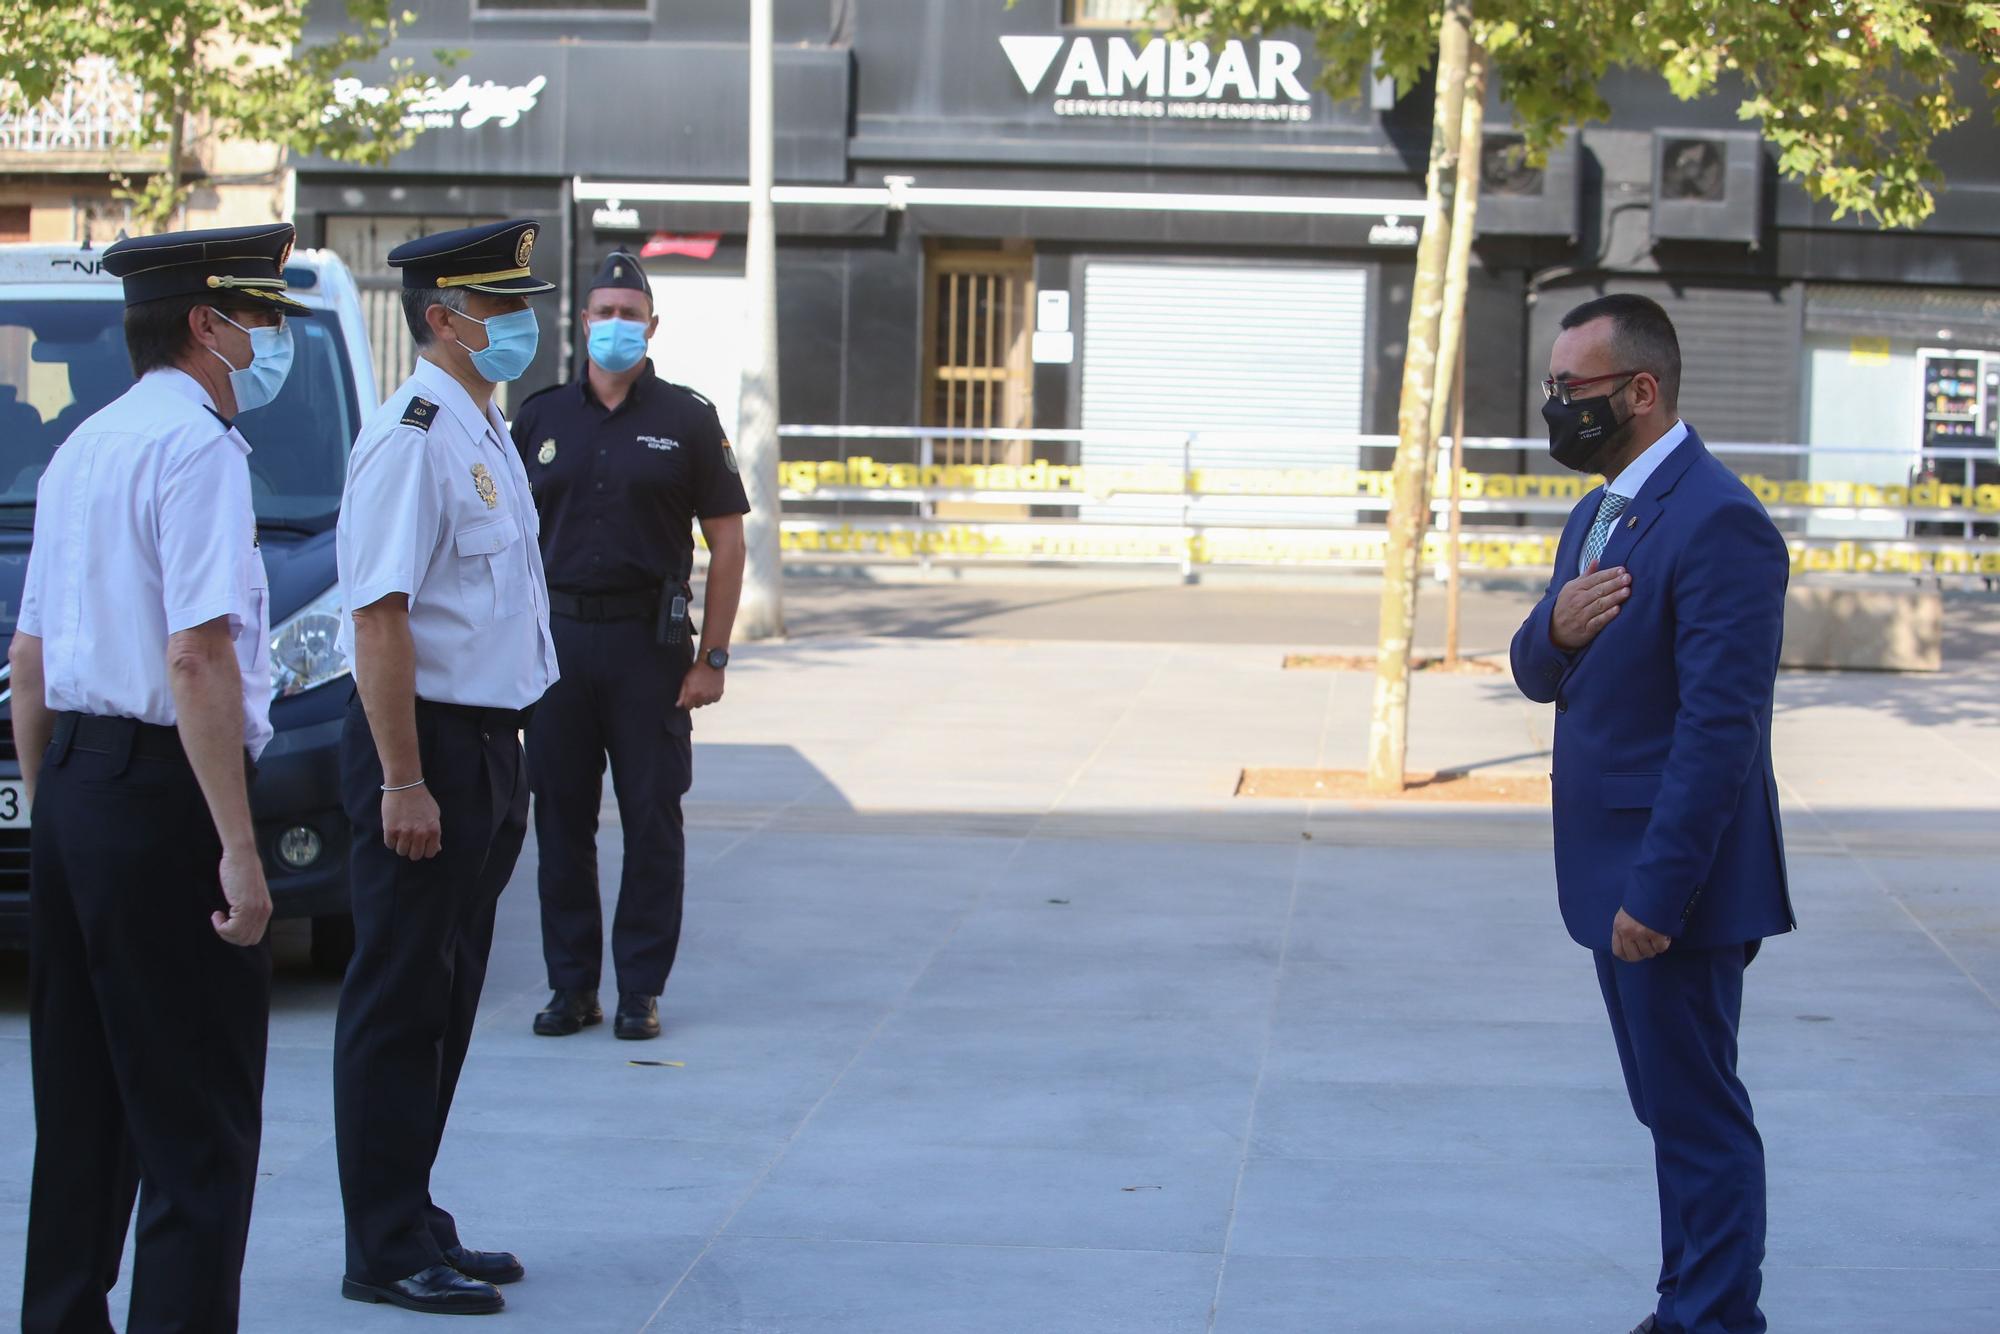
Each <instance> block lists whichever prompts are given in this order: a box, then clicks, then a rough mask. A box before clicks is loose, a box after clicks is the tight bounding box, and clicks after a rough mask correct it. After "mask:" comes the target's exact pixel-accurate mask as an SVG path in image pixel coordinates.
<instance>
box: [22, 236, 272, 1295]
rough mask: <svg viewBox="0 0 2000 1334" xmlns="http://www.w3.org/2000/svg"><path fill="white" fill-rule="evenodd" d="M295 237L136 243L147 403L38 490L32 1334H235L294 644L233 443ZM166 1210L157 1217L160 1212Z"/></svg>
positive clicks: (260, 373)
mask: <svg viewBox="0 0 2000 1334" xmlns="http://www.w3.org/2000/svg"><path fill="white" fill-rule="evenodd" d="M291 248H292V228H291V226H290V224H288V223H285V224H272V225H267V226H262V227H242V228H227V229H221V230H215V231H200V232H180V233H174V234H170V235H162V236H149V237H142V238H138V239H134V240H127V241H120V242H118V243H117V244H116V245H113V246H111V247H110V248H108V249H107V250H106V251H105V252H104V258H103V263H104V268H105V270H106V271H107V272H109V273H111V274H113V275H116V276H118V277H120V278H122V279H123V280H124V286H125V304H126V310H125V344H126V348H127V350H128V351H129V352H130V354H131V358H132V369H133V370H134V371H136V372H137V373H138V375H139V381H138V383H136V384H134V385H133V386H132V387H131V388H130V389H128V390H127V391H126V392H125V393H124V395H123V396H122V397H120V398H118V399H117V400H115V401H114V402H112V403H111V404H109V405H108V406H106V407H104V408H103V409H101V410H100V411H98V412H97V413H95V414H94V415H93V416H91V417H90V418H89V419H88V420H86V421H85V422H83V424H82V425H81V426H79V427H78V428H77V430H76V432H75V433H74V434H73V435H71V436H70V437H69V439H68V441H67V442H65V443H64V444H63V445H62V447H61V448H59V449H58V450H57V451H56V454H55V457H54V459H53V460H52V461H51V462H50V464H49V467H48V471H47V472H46V473H45V474H44V475H43V477H42V480H41V486H40V491H39V493H38V496H37V504H36V508H35V541H34V550H33V553H32V554H31V555H30V557H29V561H28V576H27V585H26V589H25V591H24V593H23V596H22V601H21V616H20V622H19V627H18V633H17V634H16V635H15V636H14V643H13V647H12V649H11V651H10V652H9V655H8V656H9V659H10V661H11V662H12V664H13V688H14V697H13V706H12V707H13V726H14V740H15V744H16V746H17V747H18V749H19V752H20V757H21V775H22V777H23V778H24V779H25V780H26V782H27V785H28V789H29V792H30V793H31V794H32V799H33V814H32V818H33V828H34V835H33V840H32V848H31V853H30V874H31V885H32V892H31V899H30V908H29V949H30V951H31V960H30V981H29V1001H28V1023H29V1046H30V1050H31V1059H32V1063H33V1068H34V1081H35V1134H36V1140H35V1174H34V1187H33V1193H32V1197H31V1200H30V1203H29V1207H28V1255H27V1266H26V1271H25V1273H24V1275H23V1279H22V1302H21V1328H22V1329H23V1330H24V1331H27V1332H28V1334H54V1332H56V1331H69V1330H86V1329H89V1330H108V1329H110V1328H111V1317H110V1310H109V1302H108V1300H107V1294H108V1293H109V1291H110V1289H111V1286H112V1285H113V1283H115V1282H116V1281H117V1278H118V1266H119V1261H120V1258H121V1256H122V1254H123V1252H124V1247H125V1233H126V1226H127V1223H128V1221H129V1219H130V1216H131V1213H132V1205H133V1200H134V1196H135V1194H136V1195H138V1197H139V1236H138V1248H137V1259H136V1263H135V1265H134V1272H133V1280H132V1299H131V1308H130V1315H129V1317H128V1324H127V1328H129V1329H133V1330H163V1329H187V1330H195V1329H199V1330H214V1331H221V1332H222V1334H228V1331H233V1330H235V1329H236V1327H237V1305H238V1289H239V1280H240V1278H241V1274H242V1269H243V1246H244V1241H245V1238H246V1237H247V1235H248V1233H249V1227H250V1200H251V1194H252V1192H253V1190H254V1189H255V1187H256V1182H257V1148H258V1139H259V1135H260V1132H261V1127H262V1106H263V1090H264V1047H265V1035H266V1030H267V1027H268V1024H269V1019H270V1001H271V958H270V952H269V948H268V946H266V945H265V943H264V926H265V923H266V922H267V921H268V920H269V918H270V915H271V899H270V895H269V894H268V892H267V891H266V889H265V885H264V872H263V868H262V863H261V862H260V860H259V858H258V854H257V847H256V842H255V835H254V833H253V831H252V826H251V822H250V807H249V801H248V795H247V794H248V778H249V769H250V766H251V764H252V763H253V762H254V761H255V759H256V757H257V756H258V755H259V754H260V753H262V751H263V749H264V745H265V743H266V742H267V741H269V740H270V739H271V725H270V721H269V710H270V702H271V672H270V660H269V653H270V623H269V618H268V616H267V614H266V610H265V582H264V561H263V557H262V555H261V554H260V553H259V552H258V550H257V520H256V516H255V514H254V512H253V511H252V510H251V507H250V465H249V458H248V456H249V453H250V446H249V444H248V442H246V441H245V440H244V438H243V436H242V435H241V433H239V432H238V431H237V430H236V429H235V427H234V425H233V424H232V419H233V418H234V417H235V416H236V414H237V413H239V412H247V411H249V410H250V409H252V408H256V407H260V406H262V405H263V404H265V403H268V402H269V401H270V400H271V399H272V398H273V397H275V396H276V394H277V392H278V388H279V386H281V385H282V384H283V383H284V381H285V375H286V373H287V371H288V370H289V369H290V366H291V352H292V346H291V334H290V331H289V330H288V329H287V328H286V327H285V319H286V317H287V316H288V315H306V314H310V313H311V312H310V311H309V310H308V309H307V308H306V307H305V306H302V305H300V304H299V303H298V302H296V301H294V300H292V298H290V297H288V296H286V295H285V283H284V279H283V276H282V275H283V272H284V264H285V257H286V256H287V255H288V254H289V253H290V252H291ZM142 1185H143V1187H144V1189H143V1192H141V1191H140V1188H141V1186H142Z"/></svg>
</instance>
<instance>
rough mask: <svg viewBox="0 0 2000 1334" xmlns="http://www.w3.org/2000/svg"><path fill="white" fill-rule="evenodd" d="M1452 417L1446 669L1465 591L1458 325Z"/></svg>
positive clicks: (1453, 655)
mask: <svg viewBox="0 0 2000 1334" xmlns="http://www.w3.org/2000/svg"><path fill="white" fill-rule="evenodd" d="M1451 400H1452V409H1451V412H1452V420H1451V482H1450V484H1449V486H1448V487H1447V489H1446V491H1445V505H1446V510H1445V513H1446V516H1447V517H1446V523H1447V525H1448V528H1447V532H1448V536H1447V537H1446V538H1445V545H1446V553H1445V554H1446V558H1447V559H1448V560H1449V561H1450V562H1451V564H1450V565H1449V566H1448V567H1447V568H1448V569H1449V571H1450V574H1449V576H1448V577H1449V579H1450V583H1449V584H1448V585H1447V587H1446V590H1445V599H1444V665H1445V667H1446V668H1447V669H1450V668H1454V667H1456V666H1458V613H1459V600H1460V598H1461V597H1463V595H1464V592H1465V570H1464V562H1463V561H1462V560H1461V559H1460V556H1461V552H1460V551H1459V542H1460V528H1461V521H1462V518H1463V512H1464V508H1465V507H1464V506H1463V505H1461V504H1459V492H1460V491H1462V490H1463V489H1464V488H1465V329H1464V326H1462V325H1461V326H1460V328H1459V349H1458V359H1457V362H1456V367H1455V369H1454V371H1453V373H1452V391H1451Z"/></svg>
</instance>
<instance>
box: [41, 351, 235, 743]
mask: <svg viewBox="0 0 2000 1334" xmlns="http://www.w3.org/2000/svg"><path fill="white" fill-rule="evenodd" d="M214 407H215V402H214V400H213V399H211V398H210V397H209V396H208V391H207V390H206V389H203V388H202V387H201V384H200V382H199V381H197V380H196V379H195V378H194V377H193V376H191V375H188V374H187V373H186V372H184V371H178V370H156V371H150V372H148V373H147V374H146V375H145V376H144V377H142V378H141V379H140V380H139V382H138V383H137V384H135V385H133V386H132V387H131V388H130V389H128V390H126V391H125V393H124V394H123V395H122V396H121V397H119V398H118V399H116V400H115V401H114V402H112V403H110V404H109V405H108V406H106V407H105V408H104V409H102V410H101V411H99V412H98V413H96V414H95V415H94V416H92V417H91V418H90V419H89V420H87V421H85V422H84V424H83V425H81V426H79V427H78V428H77V429H76V431H75V432H74V433H73V434H71V436H70V437H69V439H68V440H67V441H65V442H64V443H63V445H62V447H61V448H60V449H58V450H56V453H55V458H54V459H53V460H51V461H50V463H49V467H48V471H47V472H45V473H43V474H42V480H41V484H40V487H39V489H38V490H37V492H36V502H35V545H34V549H33V550H32V551H31V552H30V553H29V556H28V579H27V585H26V587H25V589H24V590H23V592H22V595H21V618H20V623H19V628H20V629H21V630H22V631H23V632H24V633H26V634H30V635H34V636H36V637H38V638H39V639H40V640H41V641H42V671H43V674H44V677H45V681H46V686H47V690H46V694H47V698H48V706H49V708H51V709H54V710H56V711H58V712H76V713H94V714H102V715H105V716H108V717H114V718H136V719H138V720H139V721H140V722H145V723H154V724H157V725H159V726H161V727H173V726H175V725H177V723H178V722H179V718H178V716H177V714H176V712H175V709H174V694H173V687H172V684H171V682H170V680H169V678H168V674H167V636H169V635H173V634H178V633H180V632H181V631H183V630H192V629H194V628H195V627H196V626H199V625H206V624H207V623H208V622H210V621H213V620H217V619H219V618H224V617H226V618H227V619H228V623H229V634H230V638H231V639H233V640H234V641H235V643H236V661H237V665H238V667H239V668H241V670H242V673H243V743H244V745H245V746H246V747H247V748H248V749H249V751H250V754H251V755H252V756H253V757H254V756H257V755H261V754H263V752H264V745H265V743H266V742H268V741H270V739H271V623H270V613H269V608H268V605H267V604H268V601H269V595H268V592H267V589H268V584H267V583H266V581H265V577H264V557H263V553H261V552H260V551H258V549H257V516H256V512H255V511H254V510H252V509H251V507H250V463H249V456H250V443H249V441H247V440H245V439H244V438H243V436H242V433H241V432H239V431H237V430H235V429H234V428H232V427H227V426H224V425H223V423H222V419H221V418H220V417H217V416H216V415H215V413H214Z"/></svg>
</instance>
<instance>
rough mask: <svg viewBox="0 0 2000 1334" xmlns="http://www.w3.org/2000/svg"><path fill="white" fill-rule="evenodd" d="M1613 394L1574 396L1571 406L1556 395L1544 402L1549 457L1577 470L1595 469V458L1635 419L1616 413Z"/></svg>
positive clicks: (1543, 415) (1588, 470) (1543, 410)
mask: <svg viewBox="0 0 2000 1334" xmlns="http://www.w3.org/2000/svg"><path fill="white" fill-rule="evenodd" d="M1628 383H1629V381H1628ZM1620 392H1621V393H1622V392H1623V390H1622V389H1621V390H1620ZM1613 397H1615V395H1611V394H1605V395H1603V396H1601V397H1598V398H1578V399H1572V400H1571V401H1570V402H1569V403H1568V404H1567V405H1565V404H1564V403H1563V401H1562V400H1561V399H1560V398H1552V399H1549V400H1548V401H1547V402H1545V403H1543V404H1542V420H1543V421H1545V422H1547V423H1548V424H1549V457H1550V458H1552V459H1554V460H1555V461H1556V462H1557V463H1560V464H1562V466H1563V467H1565V468H1568V469H1571V470H1572V471H1574V472H1590V471H1592V468H1591V466H1590V465H1591V462H1592V460H1594V459H1597V458H1599V457H1600V456H1601V455H1602V454H1603V453H1604V451H1605V450H1607V449H1609V448H1610V447H1611V445H1612V443H1613V442H1614V441H1615V440H1616V439H1617V438H1618V436H1619V434H1620V433H1621V432H1623V431H1624V429H1625V427H1626V425H1627V424H1628V423H1629V422H1630V421H1631V420H1632V419H1631V418H1630V417H1627V418H1626V419H1625V420H1624V421H1622V422H1621V421H1619V420H1618V419H1617V417H1616V416H1614V415H1613V414H1612V411H1611V400H1612V398H1613Z"/></svg>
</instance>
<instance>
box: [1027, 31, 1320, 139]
mask: <svg viewBox="0 0 2000 1334" xmlns="http://www.w3.org/2000/svg"><path fill="white" fill-rule="evenodd" d="M1000 47H1001V49H1002V50H1003V51H1005V52H1006V53H1007V59H1008V60H1009V61H1010V62H1011V63H1012V64H1013V66H1014V73H1015V74H1016V75H1017V76H1019V78H1020V80H1021V86H1022V87H1023V88H1025V89H1026V90H1027V91H1028V92H1029V94H1030V95H1036V94H1040V93H1041V92H1043V90H1044V87H1045V85H1048V84H1049V82H1050V78H1049V71H1051V70H1054V71H1055V78H1054V84H1053V87H1052V88H1051V89H1050V91H1051V92H1052V93H1053V94H1054V98H1055V101H1054V110H1055V113H1056V114H1057V115H1058V116H1099V117H1110V118H1113V119H1118V120H1228V121H1307V120H1311V119H1312V94H1311V93H1310V92H1309V91H1307V89H1306V86H1305V84H1304V83H1303V82H1302V81H1301V80H1300V78H1299V71H1300V69H1301V68H1303V67H1304V65H1305V53H1304V52H1302V51H1301V50H1299V47H1298V44H1297V43H1296V42H1284V41H1260V42H1255V43H1244V42H1241V41H1234V40H1232V41H1229V42H1227V43H1225V44H1224V45H1223V47H1222V49H1221V50H1220V51H1216V50H1213V49H1212V48H1211V47H1210V46H1209V45H1208V44H1207V43H1206V42H1168V41H1160V40H1155V41H1150V42H1147V43H1146V44H1145V45H1143V46H1139V47H1134V46H1133V45H1132V43H1131V42H1130V41H1128V40H1127V39H1125V38H1123V37H1077V38H1075V39H1074V40H1071V39H1068V38H1063V37H1031V36H1012V37H1002V38H1001V39H1000ZM1058 62H1060V63H1058Z"/></svg>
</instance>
